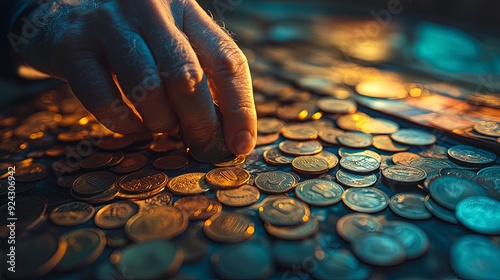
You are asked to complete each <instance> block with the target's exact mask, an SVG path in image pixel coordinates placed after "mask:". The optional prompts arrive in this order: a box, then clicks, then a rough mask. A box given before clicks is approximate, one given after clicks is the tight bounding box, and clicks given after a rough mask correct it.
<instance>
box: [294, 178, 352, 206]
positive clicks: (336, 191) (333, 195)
mask: <svg viewBox="0 0 500 280" xmlns="http://www.w3.org/2000/svg"><path fill="white" fill-rule="evenodd" d="M343 192H344V188H342V187H341V186H340V185H339V184H337V183H335V182H332V181H328V180H324V179H310V180H306V181H303V182H300V183H299V184H297V186H296V187H295V195H296V196H297V198H299V199H300V200H302V201H304V202H306V203H307V204H309V205H314V206H328V205H333V204H335V203H337V202H339V201H340V200H341V197H342V193H343Z"/></svg>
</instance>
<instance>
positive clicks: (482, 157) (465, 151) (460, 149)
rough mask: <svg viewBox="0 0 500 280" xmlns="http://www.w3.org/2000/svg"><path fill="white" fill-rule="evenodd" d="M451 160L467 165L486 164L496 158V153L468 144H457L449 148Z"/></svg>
mask: <svg viewBox="0 0 500 280" xmlns="http://www.w3.org/2000/svg"><path fill="white" fill-rule="evenodd" d="M448 156H449V157H450V160H452V161H454V162H455V163H458V164H461V165H465V166H484V165H488V164H491V163H493V162H494V161H495V160H496V156H495V154H493V153H491V152H488V151H486V150H482V149H478V148H474V147H471V146H466V145H456V146H453V147H451V148H449V149H448Z"/></svg>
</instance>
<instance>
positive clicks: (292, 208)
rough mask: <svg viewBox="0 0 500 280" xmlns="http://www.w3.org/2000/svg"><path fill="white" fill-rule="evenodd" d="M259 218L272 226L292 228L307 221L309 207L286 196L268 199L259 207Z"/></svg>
mask: <svg viewBox="0 0 500 280" xmlns="http://www.w3.org/2000/svg"><path fill="white" fill-rule="evenodd" d="M259 216H260V218H261V219H262V220H263V221H264V222H268V223H270V224H271V225H274V226H294V225H299V224H302V223H305V222H307V221H308V220H309V216H310V210H309V207H308V206H307V205H306V204H305V203H303V202H302V201H300V200H298V199H296V198H293V197H287V196H274V197H273V196H271V197H268V198H267V199H266V200H265V201H264V203H263V204H262V206H261V207H259Z"/></svg>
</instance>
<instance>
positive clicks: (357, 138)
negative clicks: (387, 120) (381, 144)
mask: <svg viewBox="0 0 500 280" xmlns="http://www.w3.org/2000/svg"><path fill="white" fill-rule="evenodd" d="M337 141H338V142H339V143H340V144H341V145H344V146H346V147H349V148H368V147H370V146H371V145H372V143H373V137H372V136H371V135H369V134H366V133H364V132H361V131H347V132H344V134H342V135H339V136H337Z"/></svg>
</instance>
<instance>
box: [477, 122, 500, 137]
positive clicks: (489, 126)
mask: <svg viewBox="0 0 500 280" xmlns="http://www.w3.org/2000/svg"><path fill="white" fill-rule="evenodd" d="M474 130H475V131H476V132H478V133H481V134H483V135H488V136H493V137H499V136H500V123H498V122H492V121H480V122H477V123H475V124H474Z"/></svg>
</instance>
